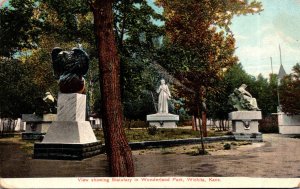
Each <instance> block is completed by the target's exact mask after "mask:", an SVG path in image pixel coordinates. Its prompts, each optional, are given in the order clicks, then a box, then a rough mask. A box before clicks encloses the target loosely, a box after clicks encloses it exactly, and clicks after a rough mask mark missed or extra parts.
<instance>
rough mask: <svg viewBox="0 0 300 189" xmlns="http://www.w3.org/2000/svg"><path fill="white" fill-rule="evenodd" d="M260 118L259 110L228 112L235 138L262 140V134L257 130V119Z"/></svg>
mask: <svg viewBox="0 0 300 189" xmlns="http://www.w3.org/2000/svg"><path fill="white" fill-rule="evenodd" d="M260 119H262V115H261V111H235V112H231V113H229V120H231V121H232V132H233V134H234V136H235V139H236V140H248V141H262V134H261V133H260V132H258V120H260Z"/></svg>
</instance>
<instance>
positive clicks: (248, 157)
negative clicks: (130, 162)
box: [0, 134, 300, 178]
mask: <svg viewBox="0 0 300 189" xmlns="http://www.w3.org/2000/svg"><path fill="white" fill-rule="evenodd" d="M263 137H264V141H265V142H264V143H254V144H252V145H243V146H238V147H235V148H234V149H231V150H217V151H213V150H215V149H221V148H220V145H219V147H218V146H215V147H214V148H212V150H210V154H211V155H205V156H193V155H191V154H192V153H190V152H193V151H194V150H196V149H197V148H196V147H195V145H191V146H180V147H174V148H165V149H151V150H138V151H133V154H134V161H135V168H136V176H200V177H202V176H203V177H214V176H216V177H218V176H222V177H223V176H224V177H234V176H240V177H241V176H242V177H243V176H245V177H298V178H299V177H300V165H299V162H300V148H299V146H300V140H299V139H296V138H288V137H284V136H282V135H275V134H272V135H264V136H263ZM208 145H210V144H208ZM222 145H223V144H222ZM222 145H221V146H222ZM23 146H24V145H23ZM20 147H21V145H20V144H17V143H16V142H15V141H12V140H8V139H0V152H1V153H0V177H77V176H87V177H94V176H97V177H101V176H108V174H107V170H108V165H107V162H106V155H104V154H102V155H98V156H96V157H93V158H89V159H85V160H83V161H62V160H38V159H31V156H30V155H29V154H28V153H26V150H25V149H20Z"/></svg>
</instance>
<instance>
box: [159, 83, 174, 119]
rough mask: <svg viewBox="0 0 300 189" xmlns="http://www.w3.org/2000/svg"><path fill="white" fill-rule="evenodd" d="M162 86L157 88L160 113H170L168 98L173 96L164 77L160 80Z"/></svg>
mask: <svg viewBox="0 0 300 189" xmlns="http://www.w3.org/2000/svg"><path fill="white" fill-rule="evenodd" d="M160 83H161V84H160V86H159V88H158V89H157V91H156V92H157V93H159V96H158V113H166V114H167V113H169V110H168V100H169V99H170V98H171V93H170V90H169V87H168V85H166V82H165V80H164V79H162V80H161V81H160Z"/></svg>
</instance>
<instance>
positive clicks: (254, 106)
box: [238, 84, 259, 110]
mask: <svg viewBox="0 0 300 189" xmlns="http://www.w3.org/2000/svg"><path fill="white" fill-rule="evenodd" d="M246 87H247V85H246V84H242V85H241V86H240V87H239V88H238V91H239V92H240V93H241V94H242V95H243V98H244V99H245V100H247V101H248V102H249V104H250V105H251V108H252V109H253V110H259V108H258V106H257V102H256V98H253V97H252V95H251V94H250V93H249V92H248V91H247V90H246Z"/></svg>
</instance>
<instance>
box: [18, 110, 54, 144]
mask: <svg viewBox="0 0 300 189" xmlns="http://www.w3.org/2000/svg"><path fill="white" fill-rule="evenodd" d="M55 120H56V114H44V115H43V117H39V116H37V115H35V114H23V115H22V121H24V122H26V126H25V132H24V133H22V139H23V140H41V139H42V138H43V136H44V135H45V134H46V133H47V131H48V129H49V127H50V125H51V123H52V122H53V121H55Z"/></svg>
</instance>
